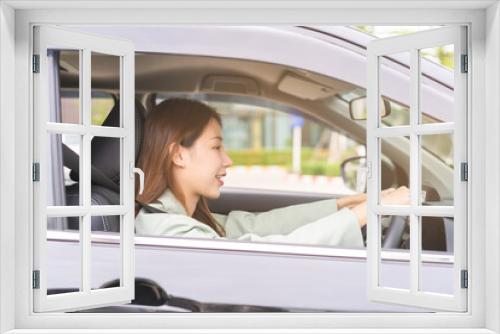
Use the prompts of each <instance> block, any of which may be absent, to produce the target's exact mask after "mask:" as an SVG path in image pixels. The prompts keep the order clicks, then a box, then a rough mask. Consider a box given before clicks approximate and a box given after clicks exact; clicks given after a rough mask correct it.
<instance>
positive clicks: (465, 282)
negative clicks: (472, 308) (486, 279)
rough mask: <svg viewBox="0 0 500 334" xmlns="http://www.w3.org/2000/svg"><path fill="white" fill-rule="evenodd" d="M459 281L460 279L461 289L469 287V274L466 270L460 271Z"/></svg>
mask: <svg viewBox="0 0 500 334" xmlns="http://www.w3.org/2000/svg"><path fill="white" fill-rule="evenodd" d="M461 275H462V277H461V279H460V282H461V284H460V287H461V288H462V289H467V288H468V287H469V272H468V271H467V270H462V271H461Z"/></svg>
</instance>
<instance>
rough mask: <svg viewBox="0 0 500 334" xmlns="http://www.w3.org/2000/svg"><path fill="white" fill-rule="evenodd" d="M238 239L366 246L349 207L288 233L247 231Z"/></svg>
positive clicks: (356, 219) (355, 218)
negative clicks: (255, 232) (259, 233)
mask: <svg viewBox="0 0 500 334" xmlns="http://www.w3.org/2000/svg"><path fill="white" fill-rule="evenodd" d="M238 240H241V241H259V242H279V243H291V244H310V245H318V246H344V247H357V248H359V247H363V246H364V244H363V237H362V235H361V230H360V228H359V226H358V218H357V217H356V215H355V214H354V213H353V212H352V211H351V210H349V209H347V208H344V209H342V210H340V211H338V212H335V213H332V214H330V215H327V216H325V217H322V218H320V219H318V220H316V221H313V222H311V223H309V224H306V225H303V226H300V227H298V228H297V229H295V230H294V231H292V232H290V233H288V234H287V235H282V234H270V235H266V236H260V235H257V234H254V233H247V234H243V235H241V236H240V237H238Z"/></svg>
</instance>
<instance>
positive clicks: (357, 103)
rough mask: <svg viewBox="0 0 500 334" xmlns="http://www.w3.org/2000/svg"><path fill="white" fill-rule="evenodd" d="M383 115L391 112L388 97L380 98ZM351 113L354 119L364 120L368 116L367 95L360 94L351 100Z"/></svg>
mask: <svg viewBox="0 0 500 334" xmlns="http://www.w3.org/2000/svg"><path fill="white" fill-rule="evenodd" d="M380 110H381V117H386V116H389V115H390V114H391V104H390V103H389V101H387V100H386V99H383V98H381V99H380ZM349 114H350V116H351V119H352V120H355V121H363V120H366V118H367V116H368V109H367V107H366V96H360V97H357V98H355V99H352V100H351V101H349Z"/></svg>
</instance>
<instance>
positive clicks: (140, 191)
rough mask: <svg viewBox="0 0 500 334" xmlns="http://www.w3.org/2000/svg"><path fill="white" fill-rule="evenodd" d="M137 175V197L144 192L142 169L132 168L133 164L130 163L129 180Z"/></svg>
mask: <svg viewBox="0 0 500 334" xmlns="http://www.w3.org/2000/svg"><path fill="white" fill-rule="evenodd" d="M135 174H137V175H139V195H142V193H143V192H144V172H143V171H142V169H140V168H137V167H134V163H133V162H131V163H130V178H134V175H135Z"/></svg>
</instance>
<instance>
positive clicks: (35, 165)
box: [33, 162, 40, 182]
mask: <svg viewBox="0 0 500 334" xmlns="http://www.w3.org/2000/svg"><path fill="white" fill-rule="evenodd" d="M38 181H40V164H39V163H38V162H35V163H33V182H38Z"/></svg>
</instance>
